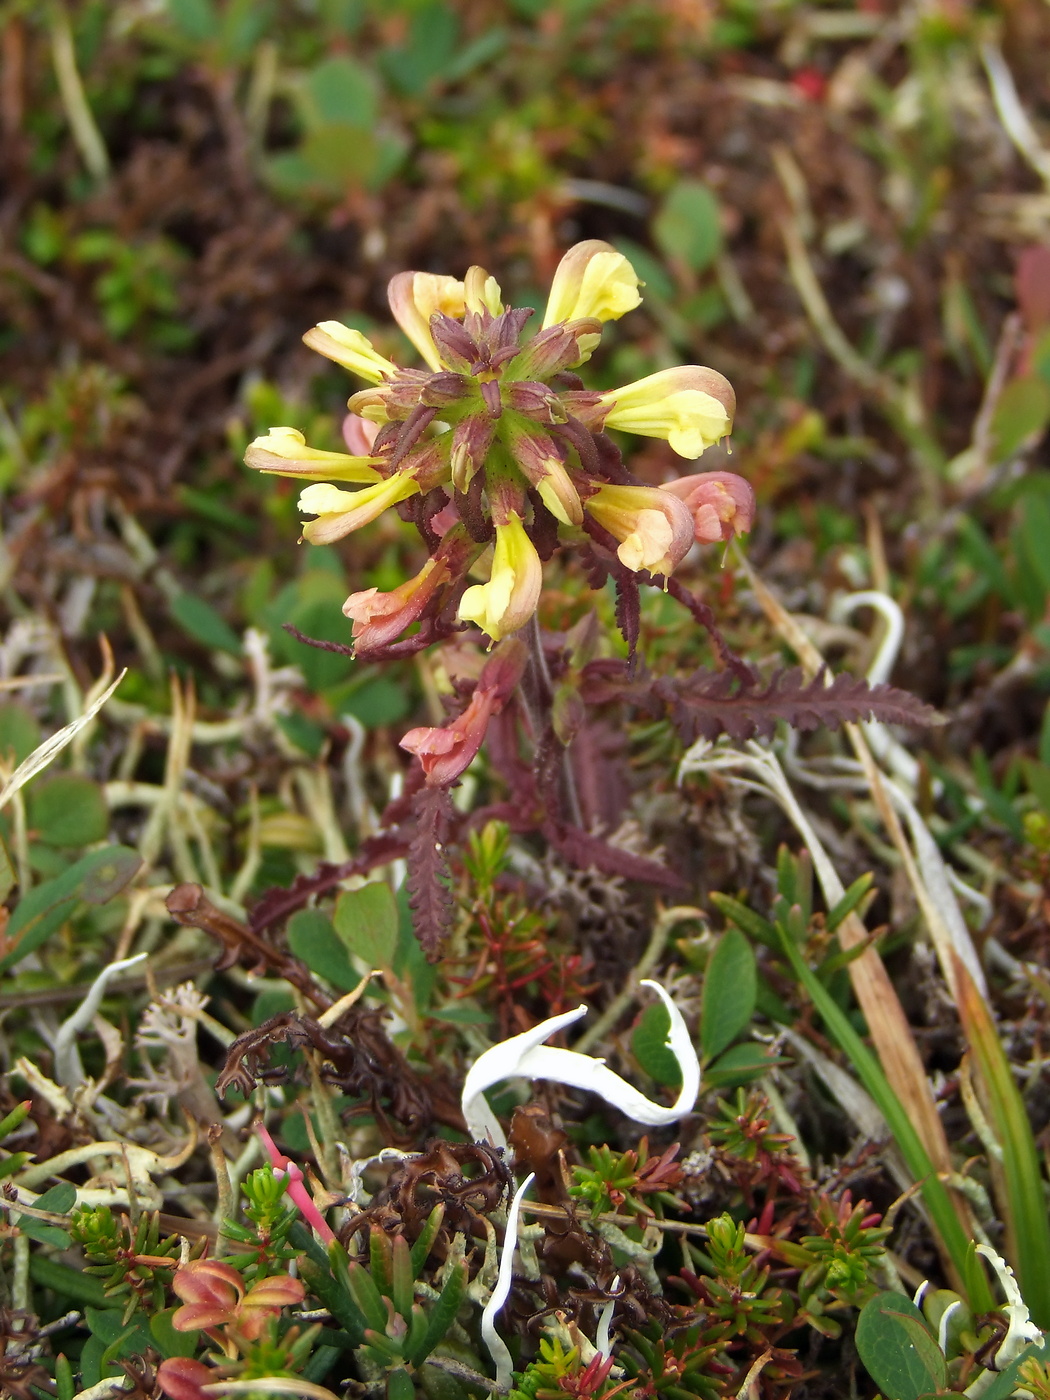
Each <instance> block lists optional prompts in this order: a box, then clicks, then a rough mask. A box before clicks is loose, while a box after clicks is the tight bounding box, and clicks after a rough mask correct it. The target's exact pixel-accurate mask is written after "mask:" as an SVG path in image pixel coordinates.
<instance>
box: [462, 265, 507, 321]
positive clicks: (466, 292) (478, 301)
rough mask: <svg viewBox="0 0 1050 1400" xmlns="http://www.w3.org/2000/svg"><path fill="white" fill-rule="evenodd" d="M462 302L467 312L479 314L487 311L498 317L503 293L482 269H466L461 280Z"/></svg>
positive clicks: (501, 307)
mask: <svg viewBox="0 0 1050 1400" xmlns="http://www.w3.org/2000/svg"><path fill="white" fill-rule="evenodd" d="M463 300H464V303H465V305H466V308H467V310H468V311H475V312H478V313H479V314H480V313H481V312H482V311H488V312H489V313H490V314H491V315H493V316H498V315H499V314H500V312H501V311H502V310H503V293H502V292H501V291H500V287H499V283H498V282H497V281H496V279H495V277H492V276H491V275H490V274H489V273H487V272H486V271H485V269H484V268H483V267H477V266H476V265H475V266H474V267H468V268H467V275H466V277H465V278H464V279H463Z"/></svg>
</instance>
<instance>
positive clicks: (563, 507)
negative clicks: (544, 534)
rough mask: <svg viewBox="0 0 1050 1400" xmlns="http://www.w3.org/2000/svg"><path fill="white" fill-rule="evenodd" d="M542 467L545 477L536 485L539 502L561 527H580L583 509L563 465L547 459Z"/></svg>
mask: <svg viewBox="0 0 1050 1400" xmlns="http://www.w3.org/2000/svg"><path fill="white" fill-rule="evenodd" d="M543 465H544V467H545V468H546V471H547V475H546V476H544V477H542V478H541V480H539V481H537V483H536V490H537V491H538V492H539V497H540V500H541V501H542V502H543V504H544V505H545V506H546V507H547V509H548V510H549V511H550V513H551V515H553V516H554V518H555V520H560V521H561V523H562V524H563V525H582V524H583V507H582V505H581V504H580V497H579V493H578V492H577V490H576V487H575V486H574V485H573V484H572V478H571V477H570V476H569V473H568V472H567V471H566V470H565V463H564V462H562V461H560V460H559V459H558V458H557V457H548V458H547V459H546V460H545V461H544V463H543Z"/></svg>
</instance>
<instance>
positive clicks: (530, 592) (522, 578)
mask: <svg viewBox="0 0 1050 1400" xmlns="http://www.w3.org/2000/svg"><path fill="white" fill-rule="evenodd" d="M542 584H543V566H542V564H541V563H540V556H539V555H538V554H537V553H536V547H535V545H534V544H533V543H532V541H531V540H530V539H529V537H528V535H527V534H526V533H525V527H524V525H523V524H522V522H521V516H520V515H518V514H516V513H515V512H514V511H510V512H509V514H508V517H507V521H506V523H505V524H503V525H499V524H497V526H496V548H495V550H494V551H493V555H492V572H491V574H490V576H489V581H488V583H477V584H475V585H474V586H473V587H472V588H468V589H467V591H466V592H465V593H464V594H463V597H462V598H461V599H460V603H459V616H460V617H461V618H462V619H463V620H464V621H466V622H476V623H477V625H478V626H479V627H480V628H481V630H482V631H483V632H487V633H488V635H489V636H490V637H491V638H492V640H493V641H494V642H498V641H499V639H500V638H501V637H505V636H506V635H507V634H508V633H509V632H516V631H517V630H518V628H519V627H524V625H525V623H526V622H528V620H529V618H530V617H531V616H532V614H533V613H534V612H535V611H536V604H537V603H538V602H539V599H540V588H541V587H542Z"/></svg>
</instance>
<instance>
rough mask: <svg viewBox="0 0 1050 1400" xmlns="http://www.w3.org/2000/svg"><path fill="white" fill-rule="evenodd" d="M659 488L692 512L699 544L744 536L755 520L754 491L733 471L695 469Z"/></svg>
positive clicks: (748, 483)
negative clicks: (695, 471) (693, 474)
mask: <svg viewBox="0 0 1050 1400" xmlns="http://www.w3.org/2000/svg"><path fill="white" fill-rule="evenodd" d="M661 489H662V490H664V491H669V492H670V493H671V495H672V496H677V497H678V499H679V500H680V501H682V502H684V504H685V506H686V508H687V509H688V510H690V511H692V514H693V529H694V533H695V534H696V538H697V539H698V540H699V541H700V543H701V544H714V543H715V542H716V541H717V540H731V539H732V538H733V536H734V535H746V534H747V533H748V531H749V530H750V529H751V526H752V524H753V523H754V519H755V493H754V491H753V490H752V489H751V483H750V482H749V481H745V480H744V478H743V477H742V476H737V474H736V472H697V473H696V475H695V476H683V477H680V478H679V479H678V480H677V481H668V482H667V483H666V484H665V485H664V486H663V487H662V488H661Z"/></svg>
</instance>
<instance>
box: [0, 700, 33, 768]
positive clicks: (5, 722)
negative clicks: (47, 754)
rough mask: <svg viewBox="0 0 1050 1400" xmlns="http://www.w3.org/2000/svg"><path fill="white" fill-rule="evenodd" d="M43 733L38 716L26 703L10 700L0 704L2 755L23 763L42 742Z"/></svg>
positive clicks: (0, 753)
mask: <svg viewBox="0 0 1050 1400" xmlns="http://www.w3.org/2000/svg"><path fill="white" fill-rule="evenodd" d="M42 738H43V735H42V733H41V730H40V725H39V723H38V721H37V719H36V716H35V715H34V714H33V712H32V711H31V710H27V709H26V707H25V706H24V705H19V704H18V703H17V702H16V701H10V700H9V701H8V702H7V704H6V705H0V755H3V756H7V755H10V756H11V757H12V758H14V761H15V763H21V762H22V760H23V759H24V758H28V757H29V755H30V754H31V753H32V752H33V750H34V749H35V748H37V747H38V746H39V744H40V741H41V739H42Z"/></svg>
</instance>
